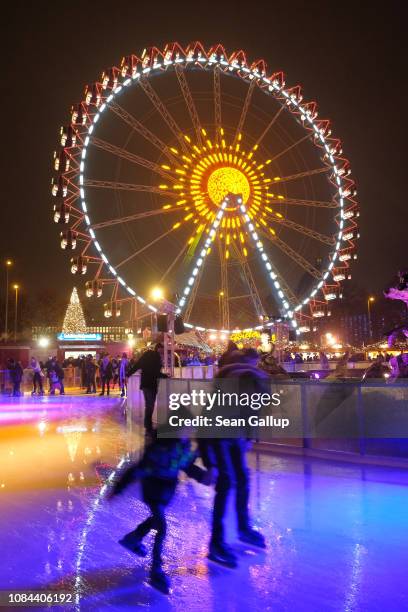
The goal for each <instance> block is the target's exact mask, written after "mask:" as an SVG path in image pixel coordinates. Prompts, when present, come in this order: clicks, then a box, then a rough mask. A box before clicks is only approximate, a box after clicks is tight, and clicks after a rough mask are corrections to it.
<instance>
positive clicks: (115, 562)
mask: <svg viewBox="0 0 408 612" xmlns="http://www.w3.org/2000/svg"><path fill="white" fill-rule="evenodd" d="M136 412H138V411H136ZM139 416H140V415H138V414H136V415H130V414H128V413H127V411H126V401H124V400H120V399H119V398H117V397H111V398H106V397H103V398H100V397H85V396H82V397H79V396H65V397H59V396H56V397H52V398H50V397H44V398H31V397H27V396H26V397H25V398H10V399H3V400H1V402H0V425H1V427H0V459H1V460H0V496H1V497H0V516H1V533H0V551H1V580H0V589H2V590H23V589H24V590H27V589H31V590H49V591H69V592H71V593H73V598H74V601H76V603H75V604H73V605H71V606H64V607H61V608H57V606H54V607H53V608H52V609H61V610H71V609H72V610H109V611H110V610H112V611H113V610H135V609H138V608H140V609H145V610H160V611H167V610H169V611H170V610H174V611H180V612H181V611H183V612H184V611H195V610H197V611H200V612H205V611H207V610H208V611H214V612H218V611H221V610H222V611H223V612H224V611H225V612H236V611H241V610H242V612H244V611H245V612H247V611H251V612H252V611H258V610H259V611H262V612H266V611H267V610H271V611H273V612H275V611H276V612H280V611H288V612H289V611H290V612H292V611H294V612H297V611H307V612H309V611H310V612H326V611H327V612H329V611H336V612H338V611H342V612H357V611H361V612H375V611H378V612H384V610H387V612H388V611H393V610H398V611H402V610H408V580H407V567H408V487H407V485H408V471H407V472H405V471H403V470H398V469H395V468H377V467H367V466H356V465H351V464H341V463H336V462H327V461H321V460H303V459H301V458H298V457H283V456H277V455H272V454H267V453H259V452H256V453H255V452H252V453H250V455H249V463H250V466H251V479H252V480H251V485H252V487H251V510H252V515H253V517H254V522H255V525H256V526H257V527H259V528H260V529H261V530H262V531H263V533H264V535H265V537H266V538H267V541H268V548H267V550H266V551H264V552H263V551H256V550H254V549H250V548H248V547H246V546H245V545H243V544H240V543H239V542H238V541H237V539H236V531H235V522H234V514H233V508H232V505H231V508H230V513H229V519H228V533H229V542H230V543H231V545H232V546H233V547H234V549H235V550H236V552H237V554H238V556H239V567H238V569H236V570H231V569H226V568H223V567H220V566H216V565H214V564H213V563H211V562H209V561H207V559H206V553H207V543H208V539H209V522H210V516H211V505H212V496H213V492H212V489H210V488H207V487H204V486H203V485H200V484H197V483H195V482H192V481H188V480H187V479H186V478H184V477H183V478H182V480H181V482H180V484H179V488H178V491H177V493H176V497H175V499H174V501H173V503H172V505H171V507H170V508H169V510H168V524H169V529H168V535H167V538H166V544H165V570H166V571H167V572H168V574H169V576H170V578H171V581H172V587H173V590H172V594H171V595H169V596H165V595H162V594H160V593H159V592H157V591H155V590H154V589H153V588H151V587H150V586H149V585H148V584H147V583H146V578H147V576H148V569H149V558H145V559H143V558H139V557H136V556H134V555H132V554H131V553H130V552H127V551H126V550H125V549H123V548H122V547H121V546H120V545H119V544H118V540H119V539H120V538H121V536H122V535H123V534H125V533H126V532H128V531H130V530H131V529H133V528H134V527H135V526H136V524H137V523H138V522H140V521H141V520H142V519H144V518H145V517H146V516H147V510H146V508H145V506H144V504H143V503H142V502H141V501H140V499H139V489H138V486H137V485H135V486H134V487H132V488H130V489H129V490H128V491H127V492H126V493H125V494H124V495H122V496H121V497H119V498H118V499H115V500H114V501H112V502H109V501H107V500H106V499H105V497H104V491H105V489H104V488H103V487H104V477H105V476H107V475H109V474H110V472H111V468H112V467H115V466H117V465H118V464H119V463H120V462H121V460H123V459H124V458H125V457H126V456H127V455H128V454H129V453H131V454H133V455H136V456H137V455H138V453H140V450H141V448H142V444H143V432H142V430H141V428H140V425H139V424H138V422H139ZM133 417H135V418H133ZM96 466H99V467H96ZM151 538H152V536H151V535H150V536H149V537H148V538H147V544H150V542H151ZM149 548H150V546H149ZM32 609H36V608H32ZM37 609H38V608H37Z"/></svg>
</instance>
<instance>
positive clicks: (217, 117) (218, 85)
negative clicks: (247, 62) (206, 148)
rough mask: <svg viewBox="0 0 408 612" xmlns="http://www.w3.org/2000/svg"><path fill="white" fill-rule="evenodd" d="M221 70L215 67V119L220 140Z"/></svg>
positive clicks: (217, 135)
mask: <svg viewBox="0 0 408 612" xmlns="http://www.w3.org/2000/svg"><path fill="white" fill-rule="evenodd" d="M220 74H221V71H220V69H219V68H218V67H215V68H214V71H213V75H214V119H215V129H216V139H217V140H218V141H219V140H220V133H221V125H222V117H221V81H220Z"/></svg>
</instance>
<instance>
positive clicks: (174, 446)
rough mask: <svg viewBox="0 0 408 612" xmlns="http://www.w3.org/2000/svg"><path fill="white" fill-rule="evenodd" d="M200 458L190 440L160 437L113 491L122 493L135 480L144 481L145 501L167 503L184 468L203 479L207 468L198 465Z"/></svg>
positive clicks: (188, 472)
mask: <svg viewBox="0 0 408 612" xmlns="http://www.w3.org/2000/svg"><path fill="white" fill-rule="evenodd" d="M196 457H197V454H196V453H193V452H192V451H191V443H190V440H182V439H164V438H162V439H160V438H158V439H156V440H155V441H154V442H152V443H151V444H149V446H147V447H146V449H145V452H144V455H143V457H142V459H141V460H140V461H139V462H138V463H133V464H131V465H130V466H129V467H128V468H127V469H126V470H125V471H124V472H123V473H122V474H121V476H120V477H119V478H118V480H117V481H116V482H115V484H114V486H113V491H112V493H113V494H114V495H115V494H117V493H121V492H122V491H123V490H124V489H125V488H126V487H127V486H128V485H129V484H131V483H132V482H134V481H136V480H141V481H142V489H143V498H144V501H145V502H147V503H150V502H153V501H154V502H156V503H163V504H167V503H168V502H169V501H170V499H171V498H172V496H173V495H174V492H175V490H176V486H177V481H178V476H179V473H180V470H182V471H183V472H185V473H186V474H187V476H189V477H190V478H194V479H195V480H197V481H198V482H202V480H203V477H204V475H205V473H206V471H205V470H203V469H202V468H200V467H199V466H198V465H194V461H195V460H196Z"/></svg>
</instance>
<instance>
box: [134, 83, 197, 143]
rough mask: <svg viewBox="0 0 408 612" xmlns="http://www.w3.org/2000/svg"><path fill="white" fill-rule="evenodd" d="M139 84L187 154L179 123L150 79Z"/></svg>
mask: <svg viewBox="0 0 408 612" xmlns="http://www.w3.org/2000/svg"><path fill="white" fill-rule="evenodd" d="M139 83H140V86H141V88H142V89H143V91H144V92H145V94H146V95H147V97H148V98H149V100H150V102H151V103H152V104H153V106H154V107H155V109H156V110H157V112H158V113H159V114H160V116H161V117H162V119H164V121H165V123H166V124H167V126H168V127H169V128H170V130H171V131H172V132H173V134H174V136H175V137H176V139H177V140H178V142H179V143H180V146H181V148H182V149H183V151H184V152H185V153H186V152H187V147H186V145H185V142H184V140H183V137H182V134H181V130H180V128H179V126H178V125H177V123H176V122H175V120H174V119H173V116H172V115H171V113H170V112H169V110H168V109H167V107H166V105H165V104H164V103H163V102H162V100H161V99H160V97H159V96H158V94H157V93H156V91H155V90H154V89H153V87H152V86H151V84H150V83H149V81H148V79H146V78H141V79H139Z"/></svg>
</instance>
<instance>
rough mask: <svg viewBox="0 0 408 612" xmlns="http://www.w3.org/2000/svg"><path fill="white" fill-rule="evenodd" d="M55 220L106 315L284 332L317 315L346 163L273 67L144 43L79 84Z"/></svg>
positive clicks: (347, 231) (343, 200) (338, 262)
mask: <svg viewBox="0 0 408 612" xmlns="http://www.w3.org/2000/svg"><path fill="white" fill-rule="evenodd" d="M54 167H55V170H56V171H57V173H58V174H57V176H56V177H55V178H54V179H53V184H52V193H53V195H54V196H55V200H54V201H55V204H54V220H55V222H56V223H58V224H60V225H61V226H62V228H61V229H62V232H61V246H62V248H64V249H66V250H72V251H76V253H75V254H74V257H72V259H71V270H72V272H73V273H74V274H78V275H83V274H84V275H85V274H91V277H92V279H91V280H88V281H87V282H86V293H87V295H88V296H89V297H92V296H95V297H100V296H101V295H102V294H103V295H104V299H103V302H104V314H105V316H107V317H115V316H117V317H119V316H120V315H121V313H122V312H123V311H124V308H125V307H127V305H129V307H130V308H131V309H135V311H136V307H137V313H138V315H137V316H138V317H143V316H145V315H146V313H149V314H151V313H152V312H156V311H157V309H158V306H157V304H155V303H154V301H152V300H151V298H150V296H151V290H152V287H160V288H162V289H163V290H164V292H165V295H166V297H167V299H168V300H170V301H171V302H172V303H174V304H175V306H176V310H177V312H178V313H180V314H182V315H183V317H184V321H185V323H186V324H187V325H188V326H189V327H194V328H196V329H198V330H211V331H213V330H214V329H221V330H225V331H231V330H233V329H234V330H235V329H245V330H251V329H260V328H262V327H263V326H264V325H265V324H267V322H268V321H271V320H273V319H274V318H276V317H284V318H286V319H287V320H288V321H290V324H291V325H292V326H293V328H296V329H297V331H298V332H302V331H304V332H306V331H308V330H309V329H310V328H311V327H312V326H313V321H314V320H315V319H316V318H319V317H323V316H325V315H328V314H330V303H331V301H332V300H333V299H335V298H336V297H339V296H341V281H343V280H344V279H347V278H350V260H352V259H355V258H356V254H355V241H356V239H357V238H358V228H357V224H356V218H357V217H358V206H357V202H356V199H355V195H356V191H355V185H354V181H353V180H352V178H350V165H349V162H348V160H347V159H345V158H344V157H343V154H342V148H341V143H340V141H339V140H338V139H337V138H335V137H333V136H332V134H331V129H330V124H329V121H328V120H325V119H319V118H318V116H317V106H316V103H315V102H305V101H304V100H303V98H302V94H301V89H300V87H299V86H294V87H288V86H286V84H285V77H284V75H283V73H282V72H275V73H272V74H270V72H269V71H268V69H267V66H266V63H265V62H264V61H263V60H258V61H256V62H254V63H252V64H250V63H248V61H247V58H246V55H245V53H244V52H243V51H235V52H234V53H232V54H228V53H227V52H226V51H225V49H224V48H223V47H222V46H221V45H216V46H213V47H211V48H210V49H205V48H204V47H203V46H202V45H201V44H200V43H198V42H196V43H192V44H190V45H189V46H188V47H187V48H185V49H184V48H182V47H181V46H180V45H178V44H177V43H172V44H168V45H166V46H165V48H164V49H163V50H160V49H158V48H156V47H153V48H150V49H147V50H145V51H144V52H143V53H142V55H141V56H140V57H138V56H136V55H131V56H126V57H124V58H123V59H122V62H121V64H120V67H113V68H110V69H107V70H105V71H104V72H103V73H102V76H101V79H100V81H98V82H96V83H93V84H92V85H88V86H87V87H86V89H85V95H84V99H83V100H82V101H81V102H80V103H79V104H77V105H75V106H74V107H72V109H71V120H70V123H69V124H68V125H67V126H65V127H63V128H61V148H60V149H59V150H58V151H57V152H56V153H55V155H54Z"/></svg>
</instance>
